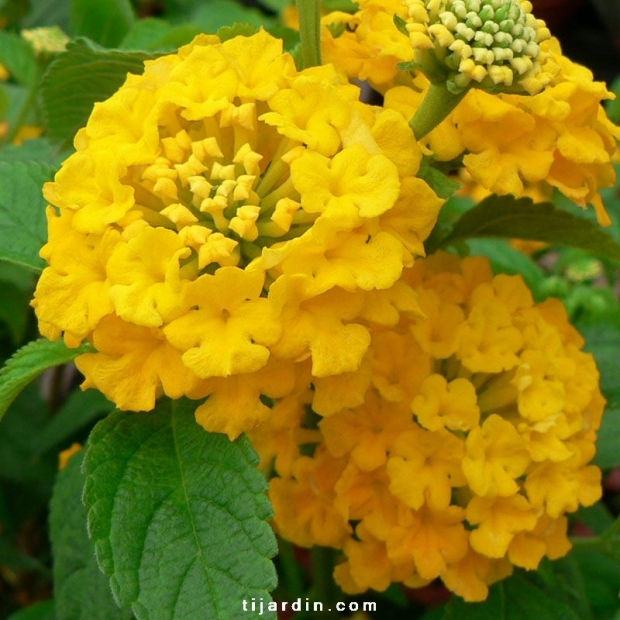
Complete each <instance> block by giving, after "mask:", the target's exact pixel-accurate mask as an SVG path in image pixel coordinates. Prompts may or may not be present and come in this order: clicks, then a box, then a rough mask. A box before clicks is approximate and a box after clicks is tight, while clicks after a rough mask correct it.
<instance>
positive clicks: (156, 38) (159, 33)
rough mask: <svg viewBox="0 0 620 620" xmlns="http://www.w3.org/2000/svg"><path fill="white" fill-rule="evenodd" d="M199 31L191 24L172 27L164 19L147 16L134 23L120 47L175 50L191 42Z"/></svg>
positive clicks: (160, 50)
mask: <svg viewBox="0 0 620 620" xmlns="http://www.w3.org/2000/svg"><path fill="white" fill-rule="evenodd" d="M199 32H200V30H199V29H198V28H197V27H195V26H192V25H191V24H184V25H181V26H175V27H172V26H171V25H170V24H168V22H166V21H164V20H163V19H157V18H154V17H147V18H146V19H141V20H139V21H137V22H135V23H134V25H133V26H132V28H131V30H130V31H129V32H128V33H127V35H126V36H125V38H124V39H123V41H122V43H121V44H120V47H121V48H122V49H125V50H145V51H158V52H173V51H175V50H176V49H177V48H178V47H180V46H181V45H185V44H187V43H189V42H190V41H191V40H192V39H193V38H194V37H195V36H196V35H197V34H198V33H199Z"/></svg>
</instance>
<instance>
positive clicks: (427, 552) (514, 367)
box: [250, 253, 605, 601]
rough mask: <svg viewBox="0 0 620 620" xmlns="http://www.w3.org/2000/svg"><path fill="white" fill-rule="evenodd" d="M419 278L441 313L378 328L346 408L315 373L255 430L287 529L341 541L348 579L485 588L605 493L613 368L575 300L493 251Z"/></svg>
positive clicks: (424, 298)
mask: <svg viewBox="0 0 620 620" xmlns="http://www.w3.org/2000/svg"><path fill="white" fill-rule="evenodd" d="M404 279H405V280H406V281H407V282H408V283H409V284H410V285H411V286H412V288H413V289H414V290H415V291H416V292H417V293H418V296H419V301H420V306H421V308H422V309H423V311H424V312H425V313H426V315H427V317H428V318H427V319H423V318H415V317H413V316H411V315H409V316H406V315H403V316H402V317H401V320H400V321H399V322H398V325H397V326H396V327H394V328H391V329H390V330H385V329H384V328H379V327H375V328H373V329H372V331H371V335H372V342H371V345H370V348H369V350H368V352H367V354H366V355H367V358H369V363H368V365H364V366H363V367H362V368H361V369H360V372H359V373H349V374H347V375H343V376H342V377H340V378H338V377H332V378H331V380H332V381H333V382H336V381H338V380H340V385H341V392H342V393H343V394H346V396H343V397H342V400H341V403H342V407H341V408H340V409H339V410H334V409H333V408H324V407H323V406H322V401H321V400H320V399H318V398H317V392H320V389H321V386H320V383H314V386H315V390H314V391H310V390H306V391H304V390H301V389H300V390H299V391H298V401H297V402H298V408H297V411H296V413H295V414H294V415H293V416H291V414H290V412H291V402H287V403H286V404H285V405H284V404H282V405H278V406H276V408H274V411H273V415H272V417H271V418H270V419H269V420H268V421H267V422H266V423H265V424H264V425H262V426H261V427H259V429H257V430H256V431H253V432H252V433H251V435H250V436H251V437H252V438H254V437H256V439H257V441H256V446H257V448H258V451H259V453H260V454H261V457H262V459H263V466H264V467H265V468H266V469H267V470H268V471H271V472H272V474H273V476H274V477H273V479H272V481H271V487H270V496H271V499H272V501H273V505H274V507H275V525H276V528H277V529H278V531H279V532H280V533H281V535H282V536H284V537H285V538H287V539H289V540H291V541H292V542H294V543H296V544H298V545H302V546H311V545H327V546H331V547H335V548H337V549H340V550H341V551H342V555H343V557H342V562H341V563H340V564H338V565H337V567H336V570H335V577H336V580H337V581H338V583H339V584H340V585H341V587H342V588H343V589H344V590H345V591H347V592H351V593H359V592H363V591H364V590H367V589H369V588H373V589H376V590H384V589H386V588H387V587H388V586H389V585H390V583H392V582H402V583H404V584H405V585H407V586H410V587H414V588H415V587H420V586H423V585H425V584H427V583H429V582H430V581H432V580H434V579H436V578H440V579H441V580H442V581H443V582H444V583H445V584H446V586H447V587H448V588H449V589H451V590H452V591H454V592H455V593H457V594H458V595H460V596H462V597H463V598H465V599H466V600H469V601H476V600H482V599H484V598H486V596H487V594H488V586H489V585H490V584H492V583H494V582H495V581H497V580H499V579H502V578H504V577H506V576H508V575H509V574H510V573H511V572H512V570H513V567H514V566H518V567H522V568H526V569H534V568H536V567H537V566H538V564H539V562H540V561H541V559H542V558H543V557H548V558H551V559H555V558H558V557H561V556H563V555H565V554H566V553H567V552H568V550H569V549H570V542H569V540H568V538H567V524H568V521H567V517H566V515H567V514H568V513H571V512H574V511H575V510H577V508H578V507H579V506H580V505H581V506H590V505H592V504H593V503H595V502H596V501H597V500H598V499H599V498H600V496H601V485H600V479H601V472H600V470H599V469H598V468H597V467H596V466H594V465H591V464H590V461H591V459H592V457H593V455H594V452H595V440H596V433H597V429H598V428H599V426H600V422H601V416H602V412H603V408H604V404H605V401H604V399H603V397H602V395H601V392H600V389H599V375H598V371H597V369H596V365H595V363H594V360H593V358H592V356H591V355H590V354H588V353H585V352H584V351H583V350H582V347H583V345H584V340H583V338H582V337H581V336H580V335H579V334H578V333H577V331H576V330H575V329H574V328H573V327H572V326H571V325H570V323H569V322H568V319H567V316H566V312H565V310H564V308H563V306H562V304H561V303H560V302H559V301H557V300H555V299H550V300H547V301H545V302H543V303H540V304H536V303H535V302H534V301H533V299H532V296H531V294H530V292H529V290H528V289H527V287H526V286H525V284H524V283H523V280H522V279H521V277H520V276H506V275H498V276H495V277H494V276H493V274H492V272H491V268H490V265H489V262H488V261H487V260H486V259H484V258H466V259H460V258H457V257H456V256H452V255H448V254H443V253H439V254H436V255H433V256H431V257H429V258H426V259H420V260H418V261H416V263H415V265H414V266H413V267H412V268H411V269H408V270H406V271H405V274H404ZM387 359H391V361H392V363H385V360H387ZM356 374H358V375H359V376H357V377H355V375H356ZM310 381H311V382H313V380H312V379H311V378H310ZM304 404H305V405H306V406H308V405H310V406H311V407H312V408H313V410H314V414H313V415H309V414H308V412H307V411H306V413H304V412H303V407H304ZM280 407H281V408H280ZM317 413H318V414H319V417H318V418H317V416H316V414H317ZM317 422H318V423H317ZM284 429H286V432H283V430H284ZM276 445H277V446H279V448H277V449H276V448H275V446H276ZM276 454H285V455H286V459H282V458H276V459H275V460H274V456H275V455H276ZM291 497H293V498H295V500H294V501H295V506H301V504H302V503H303V510H302V509H301V508H300V507H298V508H294V507H293V504H291V499H290V498H291Z"/></svg>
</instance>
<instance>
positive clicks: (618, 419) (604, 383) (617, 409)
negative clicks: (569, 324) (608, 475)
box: [577, 314, 620, 468]
mask: <svg viewBox="0 0 620 620" xmlns="http://www.w3.org/2000/svg"><path fill="white" fill-rule="evenodd" d="M577 327H578V328H579V330H580V332H581V333H582V334H583V336H584V337H585V339H586V343H587V344H586V349H587V350H589V351H591V352H592V353H593V354H594V356H595V358H596V362H597V365H598V368H599V371H600V373H601V390H602V392H603V394H604V395H605V397H606V398H607V408H606V411H605V415H604V416H603V423H602V426H601V429H600V431H599V438H598V443H597V453H596V458H595V462H596V464H597V465H599V466H600V467H604V468H608V467H615V466H619V465H620V449H619V446H620V378H619V375H618V351H620V314H618V315H616V316H614V317H611V318H610V319H607V320H598V321H596V322H594V323H585V324H578V325H577Z"/></svg>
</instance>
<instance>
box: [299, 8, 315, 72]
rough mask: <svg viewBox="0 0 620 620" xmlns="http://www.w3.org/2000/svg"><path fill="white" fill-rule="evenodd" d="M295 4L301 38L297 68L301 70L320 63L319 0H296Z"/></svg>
mask: <svg viewBox="0 0 620 620" xmlns="http://www.w3.org/2000/svg"><path fill="white" fill-rule="evenodd" d="M296 4H297V10H298V11H299V38H300V40H301V49H300V53H299V56H298V58H297V65H298V67H297V68H298V69H299V70H300V71H301V70H302V69H307V68H308V67H316V66H318V65H320V64H321V12H320V0H297V2H296Z"/></svg>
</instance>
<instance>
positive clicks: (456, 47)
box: [406, 0, 552, 94]
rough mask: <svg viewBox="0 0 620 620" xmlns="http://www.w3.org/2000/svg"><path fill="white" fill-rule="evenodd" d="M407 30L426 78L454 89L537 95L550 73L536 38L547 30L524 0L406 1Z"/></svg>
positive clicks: (528, 3) (545, 37)
mask: <svg viewBox="0 0 620 620" xmlns="http://www.w3.org/2000/svg"><path fill="white" fill-rule="evenodd" d="M407 6H408V9H409V18H408V20H407V21H406V30H407V33H408V34H409V38H410V39H411V43H412V45H413V47H414V48H415V50H416V63H417V65H418V66H419V67H420V68H421V70H422V71H423V72H424V73H425V74H426V75H427V77H428V78H429V79H430V80H431V82H433V83H435V84H437V83H440V82H445V84H446V86H447V88H448V90H449V91H450V92H452V93H455V94H458V93H461V92H463V91H465V90H467V89H468V88H470V87H472V86H475V87H477V88H483V89H485V90H488V91H490V92H512V93H522V94H526V93H529V94H536V93H537V92H540V91H541V90H542V89H543V88H544V87H545V86H547V85H548V84H549V83H550V82H551V80H552V75H551V74H549V73H546V72H545V71H543V69H542V67H541V63H542V62H543V61H544V60H545V57H546V55H545V53H544V52H541V49H540V43H541V41H544V40H545V39H548V38H549V37H550V36H551V35H550V33H549V29H548V28H547V27H546V26H545V23H544V22H543V21H542V20H540V19H536V17H534V15H532V3H531V2H528V1H527V0H427V1H426V2H425V1H424V0H407Z"/></svg>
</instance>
